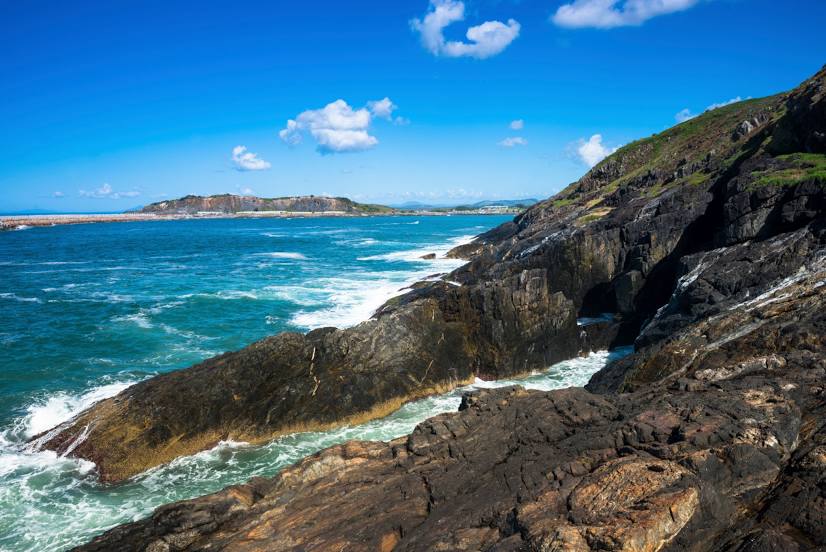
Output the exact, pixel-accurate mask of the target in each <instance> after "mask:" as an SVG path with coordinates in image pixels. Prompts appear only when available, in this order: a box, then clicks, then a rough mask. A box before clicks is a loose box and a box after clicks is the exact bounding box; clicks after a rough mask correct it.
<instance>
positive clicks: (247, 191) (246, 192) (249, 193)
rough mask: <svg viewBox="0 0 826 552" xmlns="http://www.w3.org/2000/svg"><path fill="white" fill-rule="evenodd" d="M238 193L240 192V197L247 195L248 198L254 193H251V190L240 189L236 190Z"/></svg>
mask: <svg viewBox="0 0 826 552" xmlns="http://www.w3.org/2000/svg"><path fill="white" fill-rule="evenodd" d="M238 191H239V192H241V195H247V196H249V195H253V194H255V192H253V191H252V188H241V189H240V190H238Z"/></svg>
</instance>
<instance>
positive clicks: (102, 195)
mask: <svg viewBox="0 0 826 552" xmlns="http://www.w3.org/2000/svg"><path fill="white" fill-rule="evenodd" d="M78 194H79V195H80V197H89V198H94V199H122V198H125V197H137V196H139V195H141V193H140V192H138V191H135V190H131V191H127V192H116V191H115V190H113V189H112V186H110V185H109V184H108V183H104V184H103V186H101V187H100V188H97V189H95V190H79V191H78Z"/></svg>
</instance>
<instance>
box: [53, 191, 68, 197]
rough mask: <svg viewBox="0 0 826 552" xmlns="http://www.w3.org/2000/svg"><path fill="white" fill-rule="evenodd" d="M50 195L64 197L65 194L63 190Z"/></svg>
mask: <svg viewBox="0 0 826 552" xmlns="http://www.w3.org/2000/svg"><path fill="white" fill-rule="evenodd" d="M52 197H66V194H64V193H63V192H53V193H52Z"/></svg>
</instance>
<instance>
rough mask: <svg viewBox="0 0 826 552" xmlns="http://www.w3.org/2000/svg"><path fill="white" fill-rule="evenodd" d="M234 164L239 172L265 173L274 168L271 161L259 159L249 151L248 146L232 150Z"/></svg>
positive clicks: (236, 147)
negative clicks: (266, 170)
mask: <svg viewBox="0 0 826 552" xmlns="http://www.w3.org/2000/svg"><path fill="white" fill-rule="evenodd" d="M232 162H233V163H235V168H236V169H238V170H239V171H263V170H265V169H269V168H270V167H272V165H271V164H270V163H269V161H264V160H263V159H261V158H259V157H258V154H257V153H252V152H251V151H247V147H246V146H235V147H234V148H232Z"/></svg>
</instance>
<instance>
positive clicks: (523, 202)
mask: <svg viewBox="0 0 826 552" xmlns="http://www.w3.org/2000/svg"><path fill="white" fill-rule="evenodd" d="M534 203H539V200H538V199H533V198H530V199H498V200H487V201H478V202H476V203H474V204H472V205H467V207H470V208H472V209H481V208H482V207H530V206H531V205H533V204H534Z"/></svg>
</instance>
